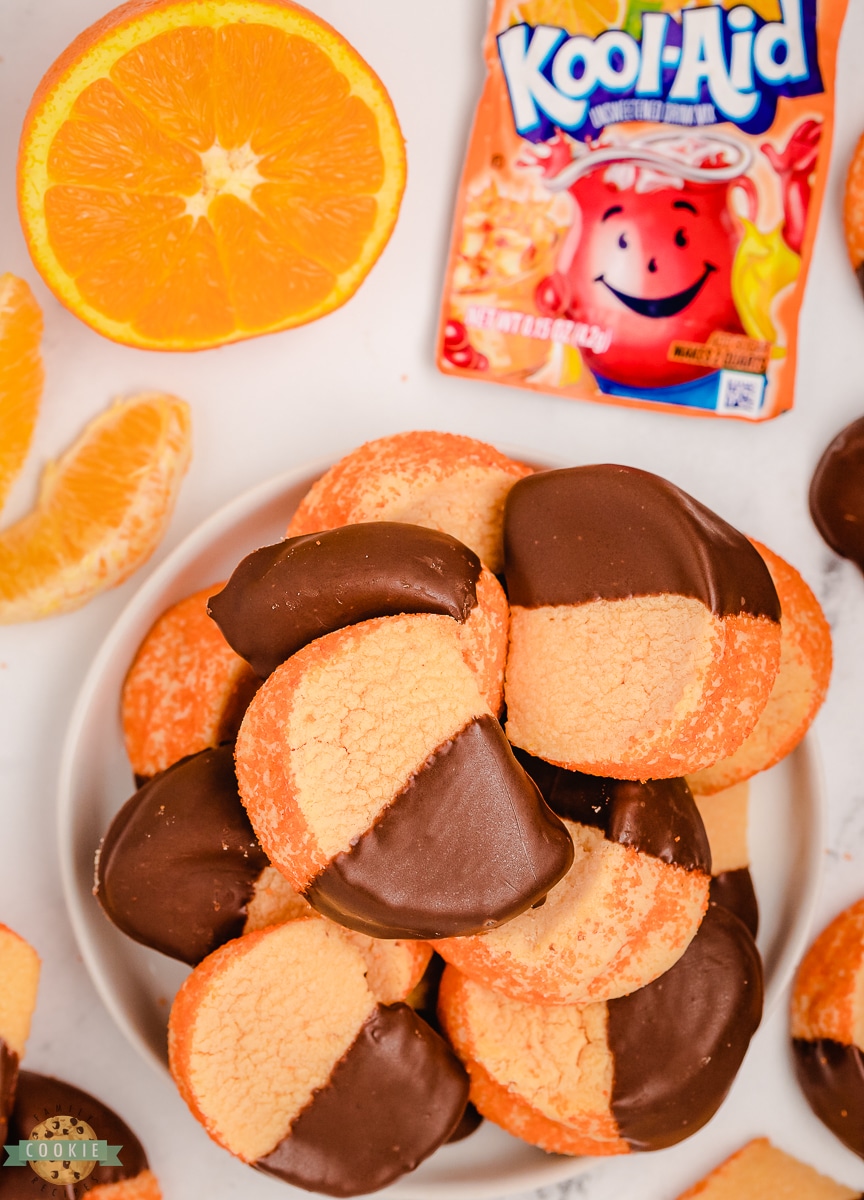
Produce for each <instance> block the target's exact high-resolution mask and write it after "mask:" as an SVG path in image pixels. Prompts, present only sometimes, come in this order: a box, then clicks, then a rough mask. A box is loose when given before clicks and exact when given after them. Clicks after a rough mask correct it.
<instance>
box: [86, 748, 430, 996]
mask: <svg viewBox="0 0 864 1200" xmlns="http://www.w3.org/2000/svg"><path fill="white" fill-rule="evenodd" d="M94 893H95V895H96V898H97V900H98V901H99V903H100V904H101V905H102V908H103V909H104V911H105V913H106V915H107V916H108V918H109V919H110V920H111V921H112V922H113V923H114V924H115V925H116V926H117V927H118V928H119V929H121V930H122V931H123V932H124V933H126V934H127V935H128V936H129V937H132V938H134V939H135V941H137V942H141V943H142V944H143V945H145V946H149V947H150V948H151V949H153V950H159V951H160V952H161V953H163V954H168V955H170V956H171V957H172V958H177V959H180V961H181V962H186V963H189V964H190V965H192V966H194V965H195V964H197V963H199V962H201V961H202V959H204V958H205V957H206V956H207V955H208V954H210V953H212V951H214V950H216V949H217V948H218V947H219V946H221V945H223V944H224V943H225V942H227V941H230V940H232V939H233V938H236V937H239V936H240V935H241V934H243V933H251V932H253V931H255V930H257V929H264V928H267V927H268V926H270V925H279V924H282V923H283V922H285V921H288V920H292V919H294V918H295V917H300V916H316V917H317V915H318V914H317V913H315V912H314V910H313V909H312V908H311V907H310V906H309V905H308V903H307V902H306V901H305V900H304V898H303V897H302V896H300V895H298V894H297V893H296V892H295V891H294V890H293V889H292V888H291V886H290V885H289V883H288V881H287V880H286V879H285V878H284V877H283V876H282V875H280V874H279V872H278V871H276V870H275V868H274V867H272V866H271V865H270V862H269V860H268V859H267V856H266V855H265V854H264V851H263V850H262V849H261V846H260V843H259V842H258V839H257V838H256V837H255V834H254V832H253V830H252V826H251V825H250V824H249V818H248V817H247V815H246V810H245V809H244V807H243V805H242V803H241V800H240V796H239V794H238V791H237V779H236V776H235V773H234V748H233V746H220V747H218V748H217V749H216V750H202V751H201V753H200V754H196V755H193V756H191V757H190V758H187V759H184V760H183V761H182V762H179V763H175V764H174V766H172V767H169V768H168V770H167V771H163V772H162V773H161V774H160V775H157V776H155V777H154V778H153V779H151V780H150V781H149V782H148V783H146V784H145V785H144V786H143V787H141V788H139V790H138V791H137V792H136V793H135V795H134V796H133V797H132V798H131V800H129V801H127V803H126V804H125V805H124V806H123V808H122V809H121V810H120V812H119V813H118V814H117V816H116V817H115V818H114V820H113V821H112V822H111V825H110V827H109V829H108V833H107V834H106V835H105V838H104V839H103V842H102V846H101V847H100V850H99V853H98V854H97V858H96V884H95V887H94ZM322 919H323V918H322ZM344 933H345V936H346V937H348V938H350V939H352V940H353V943H354V945H355V946H356V947H357V949H358V950H359V951H360V953H361V954H362V955H363V958H364V961H365V962H366V964H367V969H368V970H369V972H370V977H372V978H375V979H378V978H379V977H381V978H382V980H384V979H385V978H386V980H390V981H391V983H387V982H382V983H381V985H380V988H379V992H380V994H381V995H387V996H389V995H390V992H389V989H390V988H391V986H393V985H392V981H395V987H396V992H395V994H393V996H392V997H391V998H392V999H393V1000H403V999H404V998H405V996H406V995H407V994H408V993H409V992H410V991H411V989H412V988H413V987H414V986H415V985H416V983H417V981H418V980H419V978H420V977H421V975H422V974H423V971H424V969H425V967H426V964H427V963H428V961H429V958H430V957H431V953H432V951H431V949H430V948H429V947H427V946H425V945H423V944H422V943H421V942H413V941H387V942H382V941H378V940H376V939H373V938H370V937H367V936H366V935H365V934H362V933H354V932H352V931H349V930H345V931H344Z"/></svg>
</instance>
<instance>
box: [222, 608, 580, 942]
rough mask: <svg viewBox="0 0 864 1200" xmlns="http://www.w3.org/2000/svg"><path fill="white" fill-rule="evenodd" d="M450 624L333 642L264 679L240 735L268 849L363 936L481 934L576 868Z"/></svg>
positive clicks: (373, 627)
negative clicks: (495, 715)
mask: <svg viewBox="0 0 864 1200" xmlns="http://www.w3.org/2000/svg"><path fill="white" fill-rule="evenodd" d="M456 628H457V626H456V623H455V622H454V621H453V620H452V619H451V618H450V617H443V616H435V615H432V614H426V613H421V614H418V615H416V616H396V617H381V618H378V619H376V620H374V621H366V622H363V623H362V624H360V625H355V626H351V627H349V628H347V629H341V630H338V631H337V632H335V633H330V634H327V635H326V636H325V637H323V638H319V639H318V640H317V641H315V642H312V643H311V644H310V645H308V646H306V647H305V648H304V649H302V650H300V651H299V652H298V653H297V654H295V655H293V656H292V657H291V658H289V659H288V661H287V662H285V663H283V664H282V666H280V667H278V668H277V669H276V670H275V671H274V672H273V674H272V675H271V676H270V677H269V679H267V681H266V682H265V683H264V684H263V685H262V687H261V689H260V690H259V691H258V693H257V695H256V696H255V699H254V700H253V701H252V703H251V704H250V706H249V709H248V711H247V713H246V716H245V717H244V719H243V724H242V725H241V727H240V733H239V734H238V737H237V747H236V756H237V779H238V783H239V786H240V795H241V797H242V799H243V803H244V804H245V806H246V810H247V812H248V813H249V817H250V820H251V822H252V826H253V828H254V829H255V832H256V834H257V835H258V838H259V840H260V842H261V845H262V846H263V847H264V850H265V852H266V853H267V855H268V857H269V858H270V860H271V862H272V863H273V865H274V866H276V867H278V868H279V870H280V871H281V872H282V873H283V874H284V875H285V877H286V878H287V879H288V880H289V881H290V883H291V884H292V886H293V887H294V888H295V890H296V891H298V892H303V893H304V894H305V895H306V897H307V899H308V900H309V901H310V903H312V904H313V905H314V907H315V908H317V909H318V910H319V912H322V913H323V914H324V915H325V916H328V917H331V918H332V919H333V920H336V921H339V922H340V923H341V924H344V925H347V926H348V927H350V928H353V929H357V930H359V931H360V932H361V933H368V934H371V935H373V936H378V937H396V938H437V937H445V936H458V935H460V934H464V933H475V932H477V931H478V930H480V929H483V928H491V927H493V926H494V925H497V924H500V923H501V922H503V921H506V920H509V919H510V918H511V917H514V916H515V915H516V914H517V913H519V912H522V911H524V909H526V908H529V907H530V906H531V905H532V904H534V903H536V901H537V900H539V899H540V898H541V897H542V896H543V895H545V893H546V892H547V891H548V890H549V888H550V887H552V886H553V885H554V884H555V883H557V881H558V880H559V879H560V878H561V877H562V876H563V874H564V873H565V871H566V870H567V868H568V867H569V865H570V862H571V861H572V854H573V848H572V845H571V842H570V838H569V837H568V835H567V832H566V830H565V829H564V826H563V825H562V824H561V822H560V821H559V820H558V819H557V818H556V817H555V816H554V815H553V814H552V813H551V812H550V811H549V809H548V808H547V807H546V805H545V804H544V802H543V800H542V797H541V796H540V794H539V792H538V791H537V788H536V787H535V785H534V784H533V783H532V782H531V780H530V779H529V778H528V777H527V775H525V772H524V771H523V770H522V768H521V767H520V766H519V764H518V763H517V762H516V760H515V758H514V757H513V754H512V752H511V750H510V746H509V744H508V743H507V739H506V738H505V737H504V733H503V731H502V729H501V727H500V725H499V724H498V722H497V721H496V720H495V719H494V717H493V716H492V715H491V713H490V710H489V707H488V705H487V704H486V702H485V700H484V699H483V697H482V696H481V694H480V691H479V689H478V686H477V681H476V677H475V675H474V673H473V672H472V671H471V669H470V668H469V667H468V666H467V665H466V663H465V661H464V658H463V656H462V650H461V645H460V642H459V639H458V637H457V635H456V633H455V630H456Z"/></svg>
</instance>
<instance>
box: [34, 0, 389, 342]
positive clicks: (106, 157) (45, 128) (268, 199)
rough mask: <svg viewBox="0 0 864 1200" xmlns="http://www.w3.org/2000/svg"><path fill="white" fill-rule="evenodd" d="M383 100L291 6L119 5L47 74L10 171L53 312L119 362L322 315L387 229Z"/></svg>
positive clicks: (348, 290) (316, 23) (211, 1)
mask: <svg viewBox="0 0 864 1200" xmlns="http://www.w3.org/2000/svg"><path fill="white" fill-rule="evenodd" d="M404 184H405V152H404V143H403V140H402V135H401V133H400V131H399V125H398V122H397V119H396V114H395V112H394V110H393V105H392V103H391V101H390V98H389V96H388V95H387V92H386V91H385V89H384V87H383V85H382V84H381V82H380V81H379V80H378V78H377V77H376V76H375V74H374V73H373V72H372V70H371V69H370V67H369V66H368V65H367V64H366V63H365V62H364V61H363V59H362V58H361V57H360V56H359V54H357V52H356V51H355V50H354V49H353V48H352V47H351V46H350V45H349V44H348V42H346V41H345V39H344V38H342V37H341V36H340V35H339V34H338V33H336V31H335V30H333V29H331V28H330V26H329V25H326V24H325V23H324V22H323V21H321V20H320V19H319V18H318V17H316V16H314V15H313V14H312V13H310V12H307V11H306V10H305V9H303V8H300V7H299V6H297V5H295V4H292V3H290V2H289V0H148V2H146V3H144V2H143V0H131V2H130V3H127V4H125V5H123V6H121V7H120V8H117V9H115V10H114V11H113V12H111V13H109V14H108V15H107V16H106V17H104V18H103V19H102V20H101V21H99V22H97V23H96V24H95V25H93V26H91V27H90V28H89V29H87V30H86V31H85V32H84V33H82V34H81V35H80V37H78V38H77V39H76V41H75V42H73V43H72V45H71V46H69V48H68V49H67V50H66V51H65V52H64V53H63V54H62V55H61V56H60V58H59V59H58V60H57V61H56V62H55V63H54V65H53V66H52V67H51V68H50V70H49V71H48V73H47V74H46V76H45V78H44V79H43V80H42V83H41V84H40V85H39V88H38V89H37V92H36V95H35V96H34V97H33V101H32V103H31V105H30V109H29V111H28V114H27V117H26V120H25V124H24V131H23V134H22V139H21V147H20V153H19V165H18V195H19V209H20V213H21V219H22V222H23V226H24V231H25V235H26V237H27V241H28V244H29V247H30V252H31V254H32V256H33V260H34V262H35V263H36V266H37V267H38V269H39V270H40V272H41V273H42V275H43V277H44V279H45V281H46V283H47V284H48V286H49V287H51V288H52V289H53V291H54V292H55V294H56V295H57V296H58V298H59V299H60V300H61V301H62V302H63V303H64V304H66V305H67V306H68V307H69V308H70V309H71V310H72V311H73V312H74V313H76V314H77V315H78V316H79V317H81V318H82V320H84V321H86V322H87V323H88V324H89V325H91V326H93V328H94V329H97V330H98V331H99V332H100V333H103V334H105V335H106V336H107V337H110V338H113V339H115V340H116V341H119V342H124V343H126V344H128V345H132V346H142V347H150V348H156V349H162V350H194V349H200V348H203V347H207V346H217V345H220V344H222V343H224V342H232V341H237V340H238V339H241V338H247V337H251V336H253V335H255V334H261V333H267V332H270V331H273V330H278V329H286V328H288V327H290V326H293V325H299V324H301V323H303V322H305V321H311V320H313V319H314V318H316V317H320V316H323V315H324V314H325V313H328V312H330V311H331V310H332V309H335V308H337V307H338V306H339V305H341V304H343V303H344V302H345V301H346V300H347V299H348V298H349V297H350V296H351V295H353V293H354V292H355V291H356V289H357V288H358V287H359V286H360V284H361V283H362V281H363V279H364V278H365V276H366V275H367V274H368V272H369V270H370V269H371V267H372V266H373V264H374V262H375V260H376V259H377V258H378V256H379V255H380V253H381V251H382V250H383V248H384V246H385V244H386V242H387V240H388V238H389V236H390V233H391V231H392V229H393V226H394V224H395V221H396V217H397V214H398V211H399V204H400V201H401V197H402V192H403V189H404Z"/></svg>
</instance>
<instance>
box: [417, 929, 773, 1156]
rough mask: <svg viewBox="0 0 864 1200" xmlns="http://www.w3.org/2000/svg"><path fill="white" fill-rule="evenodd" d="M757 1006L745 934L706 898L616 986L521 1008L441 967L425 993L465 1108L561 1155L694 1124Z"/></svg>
mask: <svg viewBox="0 0 864 1200" xmlns="http://www.w3.org/2000/svg"><path fill="white" fill-rule="evenodd" d="M761 1013H762V966H761V962H760V959H759V955H758V953H757V951H756V947H755V945H754V944H753V939H752V938H751V937H750V934H749V933H748V931H747V929H746V928H745V927H744V925H743V924H742V923H741V922H740V921H739V920H738V918H737V917H735V916H734V915H733V914H732V913H729V912H727V911H726V910H725V909H722V908H714V907H712V908H710V909H709V910H708V912H707V913H706V915H705V919H704V921H703V922H702V925H701V927H700V929H699V932H698V933H697V935H696V937H695V938H694V939H693V941H692V942H691V943H690V946H689V948H688V949H687V951H686V953H685V954H684V955H683V957H682V958H681V959H679V961H678V962H677V963H676V964H675V965H674V966H673V967H672V968H671V969H670V970H669V971H667V972H666V974H665V975H661V976H660V978H659V979H656V980H655V981H654V982H653V983H649V984H648V985H647V987H644V988H641V989H640V990H639V991H637V992H633V993H632V994H631V995H629V996H622V997H619V998H618V999H614V1000H609V1001H606V1002H605V1003H596V1004H589V1005H548V1004H529V1003H525V1002H523V1001H519V1000H513V999H510V998H509V997H507V996H505V995H504V994H503V993H502V992H498V991H494V990H492V989H491V988H486V987H483V986H482V985H481V984H478V983H475V982H473V981H472V980H469V979H468V978H467V977H466V976H464V975H462V974H461V973H460V972H458V971H457V970H456V969H455V968H453V967H448V968H447V970H446V971H445V972H444V979H443V981H442V984H441V993H440V1000H439V1014H440V1017H441V1021H442V1024H443V1026H444V1028H445V1030H446V1032H447V1035H448V1037H449V1038H450V1041H451V1043H452V1044H453V1046H454V1048H455V1050H456V1053H457V1054H458V1055H459V1057H460V1058H461V1059H462V1061H463V1062H464V1063H465V1066H466V1068H467V1070H468V1073H469V1075H470V1076H471V1100H472V1102H473V1103H474V1104H475V1105H476V1106H477V1108H478V1109H479V1111H480V1112H481V1113H482V1114H483V1115H484V1116H485V1117H488V1118H489V1120H491V1121H494V1122H495V1123H496V1124H498V1125H501V1126H502V1127H503V1128H504V1129H506V1130H507V1131H508V1133H512V1134H514V1135H515V1136H516V1137H521V1138H523V1139H524V1140H525V1141H528V1142H531V1143H532V1144H534V1145H537V1146H540V1147H542V1148H543V1149H544V1150H548V1151H553V1152H556V1153H560V1154H574V1155H582V1154H597V1155H613V1154H629V1153H633V1152H635V1151H643V1150H660V1149H663V1148H664V1147H666V1146H671V1145H674V1144H675V1143H676V1142H679V1141H682V1140H683V1139H684V1138H686V1137H688V1136H689V1135H690V1134H692V1133H695V1132H696V1130H698V1129H700V1128H701V1127H702V1126H703V1125H704V1124H705V1123H706V1122H707V1121H709V1120H710V1119H711V1117H712V1116H713V1115H714V1113H715V1112H716V1110H717V1108H718V1107H719V1106H720V1104H721V1103H722V1101H723V1098H724V1097H725V1095H726V1093H727V1092H728V1090H729V1088H730V1086H731V1084H732V1081H733V1079H734V1078H735V1075H736V1073H737V1071H738V1068H739V1066H740V1065H741V1061H742V1059H743V1057H744V1054H745V1052H746V1050H747V1046H748V1045H749V1042H750V1038H751V1037H752V1035H753V1033H754V1032H755V1030H756V1028H757V1026H758V1024H759V1020H760V1017H761Z"/></svg>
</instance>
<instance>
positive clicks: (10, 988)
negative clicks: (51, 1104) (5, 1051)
mask: <svg viewBox="0 0 864 1200" xmlns="http://www.w3.org/2000/svg"><path fill="white" fill-rule="evenodd" d="M39 967H40V963H39V955H38V954H37V953H36V951H35V950H34V949H33V947H32V946H31V945H30V944H29V943H28V942H25V941H24V939H23V938H22V937H19V936H18V934H17V933H14V932H13V930H11V929H9V928H8V927H7V926H6V925H0V981H2V986H0V1038H2V1039H3V1041H4V1042H5V1043H6V1045H7V1046H8V1047H9V1049H10V1050H12V1051H14V1052H15V1054H17V1055H18V1057H19V1058H21V1057H22V1056H23V1054H24V1046H25V1044H26V1042H27V1037H28V1035H29V1033H30V1020H31V1018H32V1016H33V1010H34V1008H35V1007H36V992H37V990H38V987H39ZM0 1115H2V1114H0Z"/></svg>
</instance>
